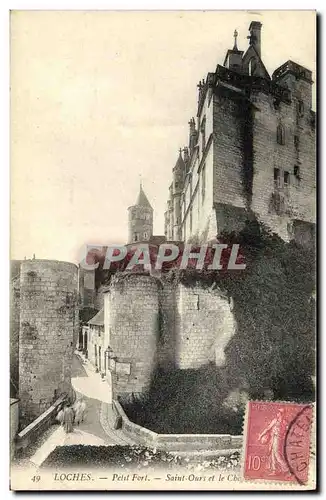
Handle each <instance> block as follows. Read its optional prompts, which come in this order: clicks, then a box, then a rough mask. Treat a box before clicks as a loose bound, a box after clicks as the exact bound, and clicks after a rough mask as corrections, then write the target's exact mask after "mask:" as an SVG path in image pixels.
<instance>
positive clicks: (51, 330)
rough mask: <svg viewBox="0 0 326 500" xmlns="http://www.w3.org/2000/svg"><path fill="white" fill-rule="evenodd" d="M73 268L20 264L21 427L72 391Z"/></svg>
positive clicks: (58, 264) (75, 325) (46, 263)
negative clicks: (58, 398) (62, 394)
mask: <svg viewBox="0 0 326 500" xmlns="http://www.w3.org/2000/svg"><path fill="white" fill-rule="evenodd" d="M77 281H78V276H77V267H76V266H75V265H74V264H70V263H67V262H59V261H46V260H26V261H24V262H22V265H21V281H20V285H21V287H20V306H21V307H20V334H19V397H20V409H21V421H22V424H23V425H26V424H28V423H30V422H31V421H32V420H33V419H35V418H36V417H38V416H39V415H40V414H41V413H42V412H44V411H45V410H46V409H47V408H48V407H49V406H51V404H52V403H53V401H54V400H55V399H56V398H57V397H58V396H59V395H60V394H61V393H62V392H69V391H70V389H71V365H72V357H73V351H74V347H75V343H76V340H77V335H78V320H77V313H78V311H77Z"/></svg>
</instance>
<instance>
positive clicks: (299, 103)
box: [298, 101, 304, 117]
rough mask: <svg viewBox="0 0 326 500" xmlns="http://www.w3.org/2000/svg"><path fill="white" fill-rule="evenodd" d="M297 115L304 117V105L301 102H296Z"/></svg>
mask: <svg viewBox="0 0 326 500" xmlns="http://www.w3.org/2000/svg"><path fill="white" fill-rule="evenodd" d="M298 115H299V116H301V117H302V116H303V115H304V104H303V101H298Z"/></svg>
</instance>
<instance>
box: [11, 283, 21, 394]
mask: <svg viewBox="0 0 326 500" xmlns="http://www.w3.org/2000/svg"><path fill="white" fill-rule="evenodd" d="M19 320H20V276H19V274H18V276H16V277H14V278H12V280H11V283H10V396H11V397H12V398H16V397H18V391H19V387H18V384H19Z"/></svg>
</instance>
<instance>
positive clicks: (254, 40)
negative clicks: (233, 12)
mask: <svg viewBox="0 0 326 500" xmlns="http://www.w3.org/2000/svg"><path fill="white" fill-rule="evenodd" d="M261 27H262V24H261V23H260V22H259V21H252V22H251V23H250V26H249V31H250V36H248V38H249V45H253V46H254V48H255V49H256V52H257V53H258V55H259V57H261V44H260V41H261V38H260V33H261Z"/></svg>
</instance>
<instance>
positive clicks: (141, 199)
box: [136, 184, 153, 210]
mask: <svg viewBox="0 0 326 500" xmlns="http://www.w3.org/2000/svg"><path fill="white" fill-rule="evenodd" d="M136 205H138V206H140V207H146V208H152V206H151V204H150V202H149V201H148V198H147V196H146V194H145V193H144V190H143V186H142V185H141V184H140V188H139V194H138V197H137V201H136ZM152 210H153V209H152Z"/></svg>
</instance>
